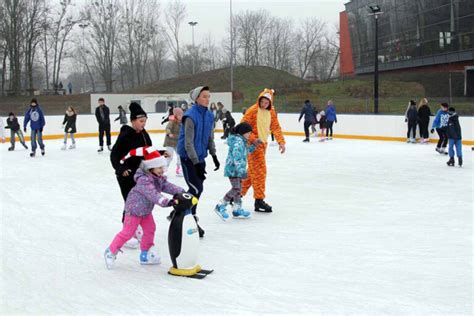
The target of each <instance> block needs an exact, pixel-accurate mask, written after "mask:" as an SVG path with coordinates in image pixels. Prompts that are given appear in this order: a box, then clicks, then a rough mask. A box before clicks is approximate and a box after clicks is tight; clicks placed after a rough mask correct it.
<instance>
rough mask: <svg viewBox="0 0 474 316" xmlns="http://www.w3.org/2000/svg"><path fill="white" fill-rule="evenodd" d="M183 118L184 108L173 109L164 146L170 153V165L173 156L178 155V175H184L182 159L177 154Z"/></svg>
mask: <svg viewBox="0 0 474 316" xmlns="http://www.w3.org/2000/svg"><path fill="white" fill-rule="evenodd" d="M182 119H183V110H181V109H180V108H174V109H173V115H172V116H170V119H169V122H168V124H167V125H166V135H165V141H164V143H163V146H164V147H165V148H166V151H167V152H168V153H169V157H168V158H167V159H168V167H169V166H170V164H171V161H173V157H174V156H176V175H177V176H178V177H182V176H183V172H182V170H181V159H180V158H179V155H178V154H177V147H178V138H179V131H180V129H181V121H182Z"/></svg>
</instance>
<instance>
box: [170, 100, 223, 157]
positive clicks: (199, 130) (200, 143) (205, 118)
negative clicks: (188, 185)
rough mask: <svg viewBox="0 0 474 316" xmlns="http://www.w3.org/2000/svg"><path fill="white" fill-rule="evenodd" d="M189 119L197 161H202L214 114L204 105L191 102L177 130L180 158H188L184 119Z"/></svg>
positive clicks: (205, 152) (206, 148) (212, 125)
mask: <svg viewBox="0 0 474 316" xmlns="http://www.w3.org/2000/svg"><path fill="white" fill-rule="evenodd" d="M187 119H191V120H192V121H193V123H194V150H196V154H197V156H198V158H199V162H204V159H206V157H207V152H208V148H209V138H210V137H211V133H212V130H213V129H214V115H212V113H211V112H210V111H209V110H208V109H207V108H206V107H204V106H201V105H198V104H193V106H192V107H191V108H190V109H189V110H187V111H186V112H185V113H184V115H183V124H181V129H180V130H179V138H178V155H179V156H180V157H181V158H184V159H189V157H188V153H187V152H186V148H185V136H184V130H185V121H186V120H187Z"/></svg>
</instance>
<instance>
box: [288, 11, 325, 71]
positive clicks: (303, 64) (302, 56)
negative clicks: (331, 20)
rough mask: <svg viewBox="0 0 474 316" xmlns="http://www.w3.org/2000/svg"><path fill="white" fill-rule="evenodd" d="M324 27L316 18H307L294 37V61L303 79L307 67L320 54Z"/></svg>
mask: <svg viewBox="0 0 474 316" xmlns="http://www.w3.org/2000/svg"><path fill="white" fill-rule="evenodd" d="M325 28H326V25H325V23H323V22H321V21H320V20H318V19H317V18H307V19H306V20H303V21H302V22H301V25H300V28H299V30H298V35H297V37H296V41H295V45H296V52H295V53H296V61H297V63H298V70H299V75H300V77H301V78H305V77H306V74H307V72H308V69H309V66H310V65H311V63H312V62H313V60H314V58H315V57H316V56H317V54H319V53H320V52H321V47H322V40H323V39H324V32H325Z"/></svg>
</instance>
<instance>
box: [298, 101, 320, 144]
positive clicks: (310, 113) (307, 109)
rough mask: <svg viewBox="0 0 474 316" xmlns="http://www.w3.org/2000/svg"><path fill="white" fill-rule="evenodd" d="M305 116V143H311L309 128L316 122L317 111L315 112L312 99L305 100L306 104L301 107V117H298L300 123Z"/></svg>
mask: <svg viewBox="0 0 474 316" xmlns="http://www.w3.org/2000/svg"><path fill="white" fill-rule="evenodd" d="M303 116H304V135H305V139H304V140H303V142H304V143H309V128H310V127H311V126H312V125H313V124H315V123H316V113H315V112H314V109H313V105H312V104H311V101H309V100H306V101H304V106H303V108H302V109H301V113H300V117H299V119H298V123H299V122H300V121H301V119H302V118H303Z"/></svg>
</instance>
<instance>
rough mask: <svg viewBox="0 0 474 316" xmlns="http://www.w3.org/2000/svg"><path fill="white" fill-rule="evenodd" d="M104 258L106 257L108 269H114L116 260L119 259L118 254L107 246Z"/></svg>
mask: <svg viewBox="0 0 474 316" xmlns="http://www.w3.org/2000/svg"><path fill="white" fill-rule="evenodd" d="M104 259H105V266H106V267H107V269H112V268H113V267H114V266H115V260H116V259H117V256H116V255H115V254H113V253H112V251H110V249H109V248H108V247H107V249H105V252H104Z"/></svg>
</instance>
